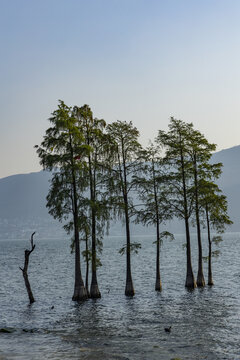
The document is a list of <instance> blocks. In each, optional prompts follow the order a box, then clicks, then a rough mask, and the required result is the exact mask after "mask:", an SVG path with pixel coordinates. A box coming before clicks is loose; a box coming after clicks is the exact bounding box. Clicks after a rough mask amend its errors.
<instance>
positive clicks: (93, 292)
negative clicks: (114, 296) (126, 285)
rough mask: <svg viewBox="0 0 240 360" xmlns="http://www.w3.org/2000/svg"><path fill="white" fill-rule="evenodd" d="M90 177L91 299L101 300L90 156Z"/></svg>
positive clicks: (93, 174) (94, 194) (93, 178)
mask: <svg viewBox="0 0 240 360" xmlns="http://www.w3.org/2000/svg"><path fill="white" fill-rule="evenodd" d="M89 177H90V196H91V204H92V205H91V206H92V208H91V216H92V281H91V287H90V297H91V298H92V299H98V298H101V293H100V291H99V288H98V282H97V261H96V260H97V259H96V257H97V254H96V212H95V208H94V207H95V205H96V183H95V170H94V169H93V171H92V161H91V156H90V155H89Z"/></svg>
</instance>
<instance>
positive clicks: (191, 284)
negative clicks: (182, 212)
mask: <svg viewBox="0 0 240 360" xmlns="http://www.w3.org/2000/svg"><path fill="white" fill-rule="evenodd" d="M185 231H186V240H187V275H186V282H185V287H187V288H189V289H194V288H195V287H196V282H195V279H194V275H193V271H192V261H191V244H190V232H189V223H188V218H185Z"/></svg>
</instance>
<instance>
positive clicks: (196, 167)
mask: <svg viewBox="0 0 240 360" xmlns="http://www.w3.org/2000/svg"><path fill="white" fill-rule="evenodd" d="M214 150H216V145H215V144H210V143H209V142H208V141H207V139H206V138H205V137H204V135H203V134H201V133H200V132H199V131H197V130H194V129H193V128H192V129H191V132H190V133H189V145H188V146H187V152H188V155H189V158H190V160H191V162H192V177H193V193H194V213H195V223H196V226H197V239H198V274H197V286H198V287H203V286H205V279H204V275H203V263H202V240H201V224H200V211H201V209H200V203H199V197H200V192H201V187H200V183H201V181H203V180H204V179H207V178H213V177H214V178H216V177H217V176H219V173H218V169H219V166H221V164H215V165H214V166H213V165H210V164H209V160H210V158H211V153H212V152H213V151H214ZM189 171H191V168H190V169H189Z"/></svg>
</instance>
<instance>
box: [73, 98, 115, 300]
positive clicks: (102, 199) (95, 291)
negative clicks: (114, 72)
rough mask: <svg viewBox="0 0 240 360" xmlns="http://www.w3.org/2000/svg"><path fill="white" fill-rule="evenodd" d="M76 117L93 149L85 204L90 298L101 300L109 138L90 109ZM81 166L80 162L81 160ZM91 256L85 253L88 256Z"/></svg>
mask: <svg viewBox="0 0 240 360" xmlns="http://www.w3.org/2000/svg"><path fill="white" fill-rule="evenodd" d="M73 115H74V117H75V118H76V121H77V126H78V129H79V130H80V131H81V132H82V134H83V136H84V144H85V145H86V146H87V147H90V149H91V151H90V152H89V153H88V155H87V157H86V161H85V168H84V169H85V178H86V181H87V183H88V185H87V187H86V190H87V191H86V193H85V195H84V196H85V200H86V202H87V204H88V205H87V206H88V214H89V218H90V221H89V226H90V228H89V230H90V233H91V256H90V258H91V262H92V279H91V286H90V297H91V298H100V297H101V293H100V290H99V287H98V281H97V266H98V264H100V261H99V258H98V255H97V253H99V252H101V249H102V238H103V235H104V231H105V230H107V229H108V226H109V220H110V207H109V203H108V191H107V190H106V189H107V187H106V182H107V181H108V165H109V161H110V155H109V136H108V135H107V134H106V132H105V127H106V122H105V121H104V120H103V119H97V118H94V117H93V113H92V110H91V108H90V107H89V106H88V105H84V106H82V107H77V106H75V107H74V109H73ZM79 161H80V162H81V159H79ZM87 254H88V253H86V255H87Z"/></svg>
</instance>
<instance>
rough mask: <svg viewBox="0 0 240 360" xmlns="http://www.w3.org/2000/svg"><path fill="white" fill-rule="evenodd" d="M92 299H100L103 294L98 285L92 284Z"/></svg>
mask: <svg viewBox="0 0 240 360" xmlns="http://www.w3.org/2000/svg"><path fill="white" fill-rule="evenodd" d="M90 298H91V299H100V298H101V293H100V291H99V289H98V284H92V285H91V288H90Z"/></svg>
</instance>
